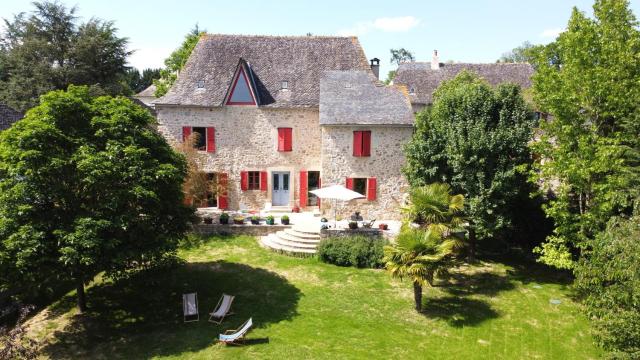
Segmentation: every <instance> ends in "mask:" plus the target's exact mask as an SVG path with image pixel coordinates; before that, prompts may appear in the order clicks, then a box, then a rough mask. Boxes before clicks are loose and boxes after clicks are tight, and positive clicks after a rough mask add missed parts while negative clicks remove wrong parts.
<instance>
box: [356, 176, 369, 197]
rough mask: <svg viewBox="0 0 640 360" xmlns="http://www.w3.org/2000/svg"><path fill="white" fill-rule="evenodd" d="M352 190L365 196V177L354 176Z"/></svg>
mask: <svg viewBox="0 0 640 360" xmlns="http://www.w3.org/2000/svg"><path fill="white" fill-rule="evenodd" d="M353 191H355V192H357V193H358V194H361V195H362V196H367V178H354V179H353Z"/></svg>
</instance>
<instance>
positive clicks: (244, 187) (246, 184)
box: [240, 171, 249, 191]
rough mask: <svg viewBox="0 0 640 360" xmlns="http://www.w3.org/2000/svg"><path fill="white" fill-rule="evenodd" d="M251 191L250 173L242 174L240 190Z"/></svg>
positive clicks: (243, 172) (244, 172)
mask: <svg viewBox="0 0 640 360" xmlns="http://www.w3.org/2000/svg"><path fill="white" fill-rule="evenodd" d="M247 189H249V172H247V171H241V172H240V190H242V191H247Z"/></svg>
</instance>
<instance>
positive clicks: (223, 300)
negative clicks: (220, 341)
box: [209, 294, 235, 325]
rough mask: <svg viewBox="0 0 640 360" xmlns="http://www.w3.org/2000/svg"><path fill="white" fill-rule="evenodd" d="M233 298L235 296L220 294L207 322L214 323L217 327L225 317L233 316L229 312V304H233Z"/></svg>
mask: <svg viewBox="0 0 640 360" xmlns="http://www.w3.org/2000/svg"><path fill="white" fill-rule="evenodd" d="M234 298H235V296H231V295H227V294H222V296H221V297H220V300H218V304H217V305H216V307H215V309H214V310H213V312H211V313H209V322H212V323H216V324H218V325H219V324H221V323H222V321H223V320H224V317H225V316H227V315H231V314H233V313H232V312H231V311H229V310H231V303H233V299H234ZM215 319H219V320H218V321H216V320H215Z"/></svg>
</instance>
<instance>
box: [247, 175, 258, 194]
mask: <svg viewBox="0 0 640 360" xmlns="http://www.w3.org/2000/svg"><path fill="white" fill-rule="evenodd" d="M247 189H248V190H260V171H249V181H248V183H247Z"/></svg>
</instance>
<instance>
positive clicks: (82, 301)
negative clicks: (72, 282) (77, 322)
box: [76, 279, 87, 313]
mask: <svg viewBox="0 0 640 360" xmlns="http://www.w3.org/2000/svg"><path fill="white" fill-rule="evenodd" d="M77 281H78V282H77V283H76V297H77V302H78V310H80V313H83V312H85V311H87V298H86V296H85V293H84V281H82V279H78V280H77Z"/></svg>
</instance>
